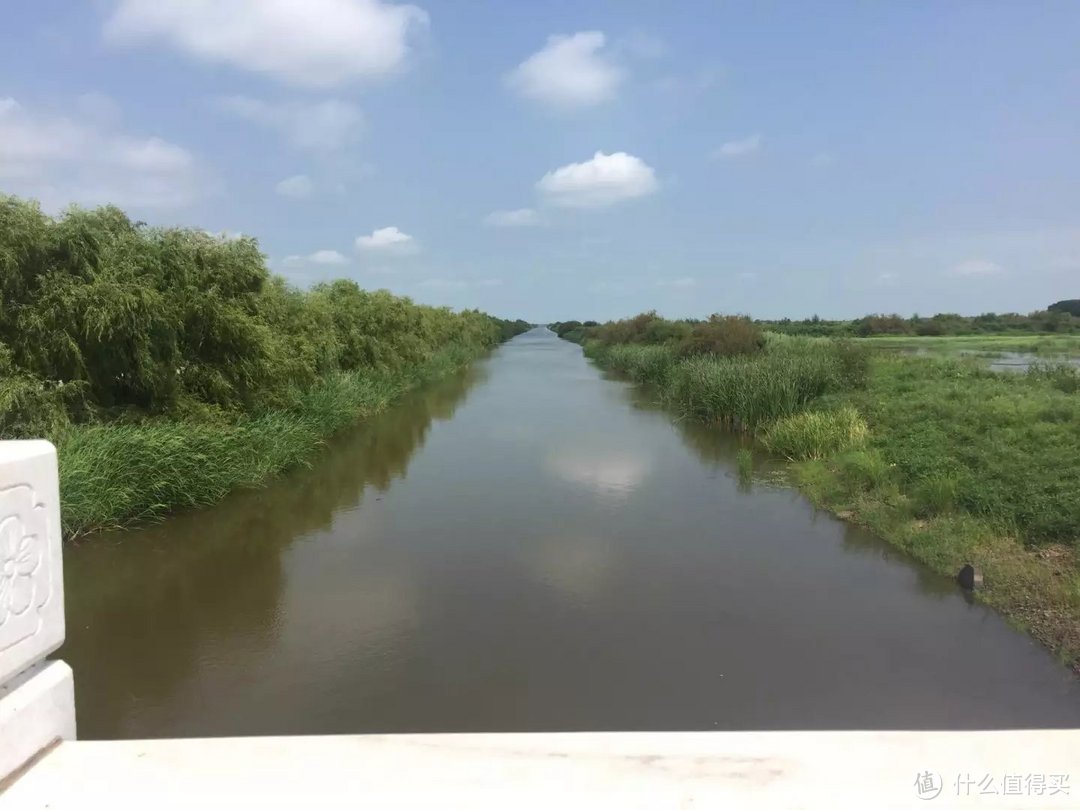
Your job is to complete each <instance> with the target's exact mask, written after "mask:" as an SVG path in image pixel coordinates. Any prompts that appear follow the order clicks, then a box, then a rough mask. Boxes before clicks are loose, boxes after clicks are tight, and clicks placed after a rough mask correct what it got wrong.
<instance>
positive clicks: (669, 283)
mask: <svg viewBox="0 0 1080 810" xmlns="http://www.w3.org/2000/svg"><path fill="white" fill-rule="evenodd" d="M656 286H658V287H674V288H675V289H679V290H686V289H689V288H690V287H695V286H697V279H695V278H692V277H690V276H683V277H681V278H670V279H669V278H665V279H661V280H660V281H658V282H656Z"/></svg>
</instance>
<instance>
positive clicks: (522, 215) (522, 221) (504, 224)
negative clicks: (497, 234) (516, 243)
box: [484, 208, 540, 228]
mask: <svg viewBox="0 0 1080 810" xmlns="http://www.w3.org/2000/svg"><path fill="white" fill-rule="evenodd" d="M484 224H485V225H491V226H492V227H495V228H520V227H523V226H527V225H539V224H540V216H539V215H538V214H537V213H536V211H534V210H533V209H532V208H516V209H514V210H513V211H492V212H491V213H490V214H488V215H487V216H486V217H484Z"/></svg>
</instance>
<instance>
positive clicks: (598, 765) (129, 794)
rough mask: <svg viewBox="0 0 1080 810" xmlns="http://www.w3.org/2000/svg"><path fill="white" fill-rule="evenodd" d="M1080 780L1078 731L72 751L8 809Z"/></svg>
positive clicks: (1066, 795)
mask: <svg viewBox="0 0 1080 810" xmlns="http://www.w3.org/2000/svg"><path fill="white" fill-rule="evenodd" d="M923 774H928V775H929V776H928V777H924V776H923ZM1063 776H1064V777H1066V778H1065V779H1064V780H1063V779H1062V778H1061V777H1063ZM1033 777H1034V778H1033ZM1051 777H1054V778H1051ZM1025 778H1026V779H1025ZM1077 780H1080V731H989V732H925V733H924V732H880V733H879V732H747V733H732V732H685V733H684V732H676V733H580V734H476V735H468V734H466V735H402V736H366V737H365V736H355V737H354V736H342V737H262V738H247V739H213V740H159V741H133V742H65V743H63V744H61V745H60V746H59V747H58V748H56V749H55V750H54V751H52V752H51V753H49V754H48V755H47V756H45V757H44V759H42V760H41V761H40V762H39V763H37V764H36V765H35V766H34V767H33V768H31V769H30V770H29V771H28V772H27V773H26V774H25V775H23V776H22V777H21V778H20V779H19V780H18V781H17V782H15V783H14V785H12V786H11V787H10V788H9V789H8V790H7V791H6V792H5V793H3V794H0V808H3V809H4V810H6V808H19V810H32V808H45V807H48V808H51V809H52V810H67V809H68V808H84V807H109V808H111V810H119V808H145V807H154V808H181V807H183V808H190V807H258V808H297V807H311V808H346V807H347V808H357V807H373V808H384V807H417V808H425V810H430V809H431V808H439V810H446V809H447V808H458V807H460V808H470V810H475V809H476V808H486V807H490V808H498V809H499V810H503V808H507V807H513V808H532V807H536V808H540V807H543V808H547V809H548V810H550V808H553V807H554V808H559V807H589V808H596V807H613V808H620V810H622V809H623V808H649V809H650V810H653V809H654V808H664V807H691V806H692V807H735V808H785V809H787V808H829V810H834V808H841V807H852V808H860V810H864V808H868V807H873V808H875V809H876V808H895V807H926V806H928V805H929V806H930V807H974V806H982V807H1000V808H1015V807H1077V806H1080V785H1077V784H1073V782H1074V781H1077ZM926 785H930V786H931V788H933V789H935V790H936V791H937V792H936V793H935V794H934V795H933V796H930V795H929V793H930V792H932V790H931V788H926ZM1051 785H1057V789H1056V790H1054V789H1052V788H1051ZM1062 787H1064V789H1062ZM924 788H925V789H924ZM991 788H992V789H994V790H996V793H986V792H984V791H985V790H988V789H991ZM1007 791H1008V792H1007ZM1016 791H1019V792H1016Z"/></svg>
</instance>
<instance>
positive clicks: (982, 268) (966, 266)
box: [949, 259, 1005, 276]
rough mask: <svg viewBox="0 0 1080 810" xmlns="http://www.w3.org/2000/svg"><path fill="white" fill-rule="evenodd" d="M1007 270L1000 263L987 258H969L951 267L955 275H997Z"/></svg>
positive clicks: (950, 270) (952, 273) (950, 271)
mask: <svg viewBox="0 0 1080 810" xmlns="http://www.w3.org/2000/svg"><path fill="white" fill-rule="evenodd" d="M1003 272H1005V269H1004V268H1003V267H1002V266H1001V265H1000V264H996V263H994V262H991V261H987V260H986V259H967V260H966V261H962V262H960V263H959V264H954V265H953V266H952V267H950V268H949V273H950V275H954V276H997V275H1000V274H1001V273H1003Z"/></svg>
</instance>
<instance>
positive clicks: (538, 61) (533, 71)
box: [506, 31, 623, 109]
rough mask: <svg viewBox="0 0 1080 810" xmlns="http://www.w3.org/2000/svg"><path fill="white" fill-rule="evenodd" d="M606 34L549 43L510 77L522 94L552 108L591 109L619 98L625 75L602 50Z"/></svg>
mask: <svg viewBox="0 0 1080 810" xmlns="http://www.w3.org/2000/svg"><path fill="white" fill-rule="evenodd" d="M604 42H605V38H604V34H603V33H602V32H600V31H582V32H579V33H577V34H571V35H569V36H566V35H555V36H551V37H548V41H547V44H546V45H545V46H544V47H543V48H542V49H541V50H539V51H537V52H536V53H534V54H533V55H532V56H530V57H529V58H528V59H526V60H525V61H524V62H522V63H521V64H520V65H518V66H517V67H516V68H514V69H513V70H512V71H510V73H508V74H507V75H506V84H507V86H508V87H510V88H511V89H512V90H514V91H515V92H517V93H518V94H519V95H521V96H523V97H524V98H527V99H529V100H531V101H537V102H540V103H541V104H545V105H547V106H549V107H554V108H559V109H567V108H575V107H590V106H593V105H595V104H601V103H603V102H605V101H610V100H611V99H613V98H614V97H615V94H616V92H617V91H618V88H619V84H620V83H621V82H622V80H623V72H622V71H621V70H620V69H619V68H618V66H617V65H615V64H614V62H612V61H611V59H610V58H609V57H608V56H607V55H606V54H604V53H601V51H602V50H603V48H604Z"/></svg>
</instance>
